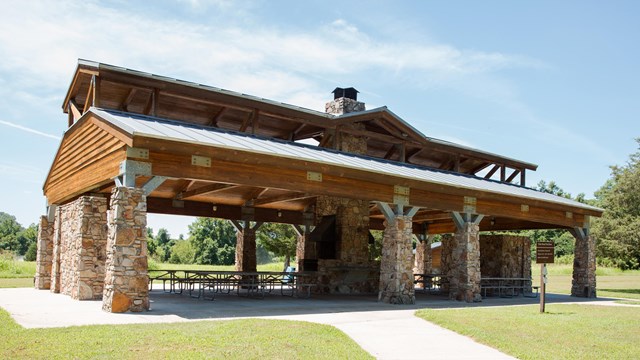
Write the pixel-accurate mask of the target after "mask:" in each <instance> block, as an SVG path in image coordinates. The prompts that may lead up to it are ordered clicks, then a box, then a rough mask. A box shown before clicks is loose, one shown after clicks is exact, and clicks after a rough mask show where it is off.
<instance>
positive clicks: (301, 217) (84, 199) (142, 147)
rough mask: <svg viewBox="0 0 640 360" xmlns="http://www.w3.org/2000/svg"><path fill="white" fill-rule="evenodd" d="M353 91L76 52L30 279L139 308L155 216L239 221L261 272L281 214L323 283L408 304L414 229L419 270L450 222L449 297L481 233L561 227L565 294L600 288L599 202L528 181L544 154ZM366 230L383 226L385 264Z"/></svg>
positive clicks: (468, 269) (458, 295) (307, 266)
mask: <svg viewBox="0 0 640 360" xmlns="http://www.w3.org/2000/svg"><path fill="white" fill-rule="evenodd" d="M357 95H358V92H357V90H355V89H353V88H346V89H345V88H336V89H335V90H334V99H333V101H330V102H328V103H327V106H326V112H318V111H313V110H309V109H305V108H301V107H297V106H292V105H288V104H283V103H279V102H275V101H272V100H267V99H262V98H258V97H254V96H250V95H245V94H241V93H236V92H232V91H228V90H223V89H219V88H215V87H210V86H205V85H201V84H196V83H191V82H186V81H182V80H177V79H172V78H167V77H163V76H158V75H153V74H149V73H144V72H140V71H135V70H130V69H126V68H122V67H117V66H112V65H107V64H102V63H96V62H92V61H86V60H79V62H78V65H77V68H76V71H75V74H74V76H73V79H72V81H71V85H70V86H69V89H68V91H67V94H66V96H65V99H64V103H63V111H64V112H65V113H66V114H68V129H67V131H66V132H65V134H64V137H63V139H62V141H61V144H60V147H59V149H58V152H57V154H56V156H55V159H54V161H53V164H52V166H51V169H50V171H49V173H48V175H47V178H46V181H45V184H44V194H45V196H46V198H47V202H48V206H47V212H46V215H45V216H42V217H41V220H40V228H39V229H40V230H39V237H38V253H37V274H36V288H38V289H50V290H51V291H53V292H61V293H63V294H66V295H69V296H71V297H73V298H75V299H80V300H82V299H102V301H103V308H104V309H105V310H107V311H117V312H120V311H142V310H145V309H148V308H149V298H148V290H147V286H148V277H147V257H146V255H147V254H146V229H145V227H146V214H147V213H148V212H149V213H160V214H175V215H191V216H203V217H216V218H222V219H229V220H233V223H234V224H235V226H236V229H237V248H236V269H238V270H239V271H255V269H256V254H255V249H256V243H255V242H256V230H257V229H258V228H259V227H260V226H261V224H262V223H264V222H279V223H286V224H291V225H292V226H294V227H295V229H296V231H297V232H298V235H299V237H298V250H297V259H298V266H299V269H300V270H304V271H315V272H317V273H318V274H319V275H318V277H317V281H318V285H319V286H318V291H320V292H327V293H377V294H379V299H380V300H381V301H384V302H388V303H413V302H414V299H415V294H414V284H413V266H414V262H413V254H412V250H413V249H412V238H413V236H414V235H417V236H418V238H419V239H420V244H418V248H417V251H418V252H419V253H420V254H419V256H418V255H416V256H417V257H419V258H420V259H421V260H420V263H421V264H420V265H419V267H420V268H421V271H425V264H426V267H428V266H429V265H428V264H429V259H428V257H429V255H428V252H429V248H430V246H429V242H430V235H434V234H453V236H452V237H450V238H449V241H447V245H446V246H444V245H445V244H444V243H443V260H442V261H443V262H445V259H446V263H447V264H448V266H447V267H445V268H444V270H443V272H444V273H443V275H446V276H447V277H448V279H449V296H450V298H451V299H458V300H465V301H467V302H472V301H478V300H480V277H481V266H480V262H481V254H480V243H481V241H480V235H479V232H480V231H499V230H521V229H551V228H561V229H568V230H570V231H571V232H572V234H573V235H574V236H575V238H576V247H575V262H574V270H573V285H572V289H571V294H572V295H574V296H587V297H594V296H595V290H596V282H595V246H594V244H595V240H594V239H593V238H592V237H591V236H590V234H589V223H590V218H591V217H592V216H601V215H602V209H599V208H596V207H593V206H589V205H586V204H583V203H579V202H576V201H573V200H570V199H566V198H562V197H558V196H554V195H551V194H546V193H542V192H538V191H536V190H533V189H530V188H527V187H526V186H525V185H526V173H527V171H535V170H536V168H537V165H534V164H531V163H527V162H523V161H519V160H515V159H511V158H508V157H504V156H499V155H496V154H491V153H488V152H484V151H480V150H476V149H471V148H468V147H465V146H460V145H456V144H453V143H450V142H447V141H442V140H438V139H434V138H430V137H427V136H425V135H423V134H422V133H420V132H419V131H418V130H416V129H415V128H414V127H412V126H411V125H410V124H408V123H407V122H405V121H404V120H403V119H401V118H400V117H399V116H398V115H396V114H394V113H393V112H391V111H390V110H389V109H387V108H386V107H381V108H376V109H370V110H366V109H365V105H364V103H362V102H360V101H358V100H357ZM309 143H313V144H317V145H309ZM371 229H378V230H384V240H383V248H382V257H381V260H380V261H379V262H377V261H374V260H372V259H371V258H370V255H369V242H370V232H369V231H370V230H371ZM507 240H508V239H506V238H500V236H498V237H496V236H494V237H492V238H491V240H490V242H489V243H491V244H498V243H501V242H504V241H507ZM528 246H529V242H528V239H527V240H526V241H520V242H518V243H517V246H511V245H500V246H491V248H492V249H493V250H492V251H491V253H483V255H482V256H483V257H491V258H494V259H496V261H497V259H502V258H506V257H505V256H504V253H505V252H514V251H516V252H520V253H524V252H525V251H529V247H528ZM445 254H446V256H445ZM527 254H528V253H527ZM522 258H523V257H520V259H522ZM526 258H528V256H526ZM519 261H520V263H519V266H521V267H522V268H523V269H524V268H525V265H526V264H523V263H522V261H523V260H519ZM524 261H525V262H526V260H524ZM528 261H530V259H529V260H528ZM528 264H529V269H530V262H529V263H528ZM443 265H444V264H443ZM504 265H505V264H502V266H503V267H504ZM499 266H500V264H498V267H499ZM528 271H529V272H528V275H529V276H530V270H528ZM520 275H522V276H526V275H527V271H526V270H523V271H522V272H521V273H520Z"/></svg>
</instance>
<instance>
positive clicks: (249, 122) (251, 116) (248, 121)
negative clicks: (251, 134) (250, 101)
mask: <svg viewBox="0 0 640 360" xmlns="http://www.w3.org/2000/svg"><path fill="white" fill-rule="evenodd" d="M257 112H258V110H256V109H253V110H252V111H251V112H250V113H249V115H247V117H246V118H245V119H244V120H242V125H240V129H239V130H238V131H240V132H245V131H247V128H248V127H249V125H252V127H253V120H254V119H255V118H256V114H257Z"/></svg>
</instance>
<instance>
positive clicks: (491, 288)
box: [480, 277, 538, 298]
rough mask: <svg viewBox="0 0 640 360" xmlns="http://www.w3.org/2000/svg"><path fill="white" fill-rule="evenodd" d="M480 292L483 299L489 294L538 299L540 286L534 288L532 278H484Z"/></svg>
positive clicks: (481, 281)
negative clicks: (520, 295)
mask: <svg viewBox="0 0 640 360" xmlns="http://www.w3.org/2000/svg"><path fill="white" fill-rule="evenodd" d="M534 290H535V293H534V292H533V291H534ZM480 291H481V293H482V294H483V297H487V293H489V294H491V295H495V294H496V293H497V294H498V296H500V297H513V296H517V295H519V294H522V296H524V297H532V298H535V297H538V286H532V280H531V278H522V277H483V278H481V280H480Z"/></svg>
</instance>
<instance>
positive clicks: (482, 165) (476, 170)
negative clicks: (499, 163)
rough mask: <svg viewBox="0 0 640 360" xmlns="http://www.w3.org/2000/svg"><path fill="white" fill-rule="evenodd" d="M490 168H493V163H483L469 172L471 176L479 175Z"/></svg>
mask: <svg viewBox="0 0 640 360" xmlns="http://www.w3.org/2000/svg"><path fill="white" fill-rule="evenodd" d="M489 166H491V163H482V164H480V165H478V166H476V167H474V168H473V169H471V170H469V174H473V175H475V174H477V173H478V172H480V171H482V170H484V169H486V168H488V167H489Z"/></svg>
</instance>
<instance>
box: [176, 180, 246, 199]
mask: <svg viewBox="0 0 640 360" xmlns="http://www.w3.org/2000/svg"><path fill="white" fill-rule="evenodd" d="M235 187H238V185H232V184H219V183H214V184H208V185H204V186H202V187H199V188H197V189H193V190H188V191H183V192H181V193H179V194H178V195H177V196H176V199H178V200H182V199H188V198H190V197H194V196H198V195H205V194H211V193H214V192H218V191H222V190H226V189H231V188H235Z"/></svg>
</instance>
